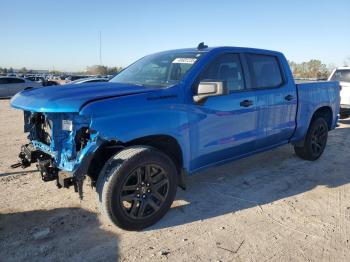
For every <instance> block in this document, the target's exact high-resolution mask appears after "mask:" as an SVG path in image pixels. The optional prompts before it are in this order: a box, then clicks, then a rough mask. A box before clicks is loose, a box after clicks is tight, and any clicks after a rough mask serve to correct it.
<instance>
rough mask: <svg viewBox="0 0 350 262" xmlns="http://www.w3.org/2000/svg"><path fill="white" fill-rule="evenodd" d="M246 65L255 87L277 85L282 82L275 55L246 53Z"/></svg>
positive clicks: (262, 87)
mask: <svg viewBox="0 0 350 262" xmlns="http://www.w3.org/2000/svg"><path fill="white" fill-rule="evenodd" d="M247 59H248V65H249V68H250V71H251V75H252V78H253V81H254V82H255V88H257V89H264V88H271V87H278V86H279V85H281V84H282V83H283V77H282V72H281V68H280V66H279V61H278V59H277V57H275V56H269V55H257V54H256V55H255V54H248V55H247Z"/></svg>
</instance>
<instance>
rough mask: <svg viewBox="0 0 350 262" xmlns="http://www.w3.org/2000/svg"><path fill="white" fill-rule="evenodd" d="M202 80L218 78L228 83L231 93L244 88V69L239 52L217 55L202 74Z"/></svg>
mask: <svg viewBox="0 0 350 262" xmlns="http://www.w3.org/2000/svg"><path fill="white" fill-rule="evenodd" d="M202 80H216V81H223V82H224V83H226V85H227V87H228V89H229V91H230V93H231V92H234V91H239V90H244V88H245V87H244V78H243V71H242V66H241V62H240V59H239V56H238V55H237V54H224V55H221V56H219V57H217V58H216V59H215V60H214V61H212V62H211V63H210V65H209V66H208V67H207V68H206V69H205V70H204V71H203V73H202V74H201V75H200V81H202Z"/></svg>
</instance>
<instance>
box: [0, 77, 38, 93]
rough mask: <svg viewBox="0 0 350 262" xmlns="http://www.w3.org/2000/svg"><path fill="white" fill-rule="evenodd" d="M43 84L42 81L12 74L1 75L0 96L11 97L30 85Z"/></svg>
mask: <svg viewBox="0 0 350 262" xmlns="http://www.w3.org/2000/svg"><path fill="white" fill-rule="evenodd" d="M39 86H43V85H42V83H37V82H33V81H30V80H28V79H24V78H20V77H12V76H4V77H0V97H11V96H14V95H15V94H16V93H18V92H20V91H22V90H24V89H25V88H28V87H39Z"/></svg>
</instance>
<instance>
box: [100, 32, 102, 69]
mask: <svg viewBox="0 0 350 262" xmlns="http://www.w3.org/2000/svg"><path fill="white" fill-rule="evenodd" d="M101 43H102V34H101V31H100V65H102V46H101Z"/></svg>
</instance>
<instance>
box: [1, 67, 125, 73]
mask: <svg viewBox="0 0 350 262" xmlns="http://www.w3.org/2000/svg"><path fill="white" fill-rule="evenodd" d="M122 69H123V68H122V67H117V66H112V67H108V66H102V65H94V66H88V67H87V68H86V70H85V71H83V72H76V74H79V75H115V74H117V73H119V72H120V71H121V70H122ZM13 73H20V74H35V73H36V70H33V69H27V68H26V67H22V68H21V69H19V70H15V69H13V68H12V67H10V68H6V67H4V68H3V67H0V74H5V75H6V74H13ZM49 73H50V74H55V75H60V74H65V72H63V71H59V70H50V71H49Z"/></svg>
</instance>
